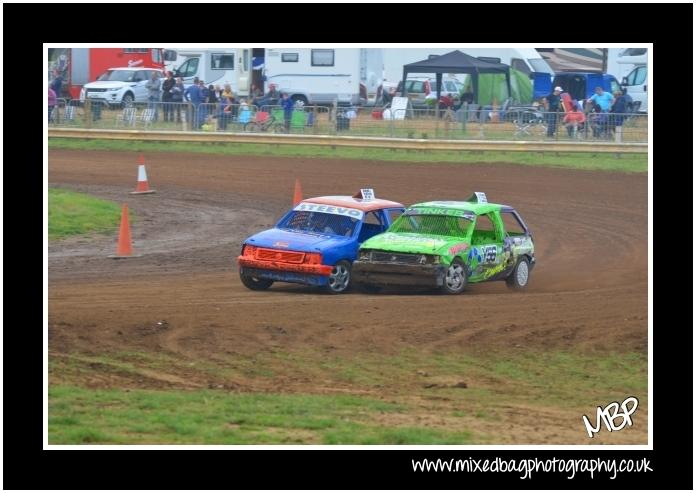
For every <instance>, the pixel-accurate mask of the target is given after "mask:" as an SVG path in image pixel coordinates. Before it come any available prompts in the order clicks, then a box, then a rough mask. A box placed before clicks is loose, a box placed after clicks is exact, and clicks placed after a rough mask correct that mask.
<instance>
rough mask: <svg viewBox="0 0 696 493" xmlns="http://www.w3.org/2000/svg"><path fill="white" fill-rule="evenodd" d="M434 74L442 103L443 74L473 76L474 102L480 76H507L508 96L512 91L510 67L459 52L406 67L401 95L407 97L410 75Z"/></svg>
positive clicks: (476, 98) (438, 96) (438, 95)
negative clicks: (407, 81) (407, 82)
mask: <svg viewBox="0 0 696 493" xmlns="http://www.w3.org/2000/svg"><path fill="white" fill-rule="evenodd" d="M413 73H417V74H432V73H434V74H435V75H436V80H437V84H436V86H437V89H436V91H437V101H440V92H441V89H442V74H471V80H472V84H473V90H474V100H475V101H478V76H479V74H505V83H506V84H507V90H508V94H511V90H510V67H509V66H507V65H505V64H503V63H493V62H485V61H483V60H480V59H478V58H474V57H472V56H469V55H467V54H466V53H462V52H461V51H459V50H455V51H451V52H449V53H445V54H444V55H441V56H438V57H433V58H429V59H427V60H421V61H420V62H413V63H409V64H408V65H404V78H403V79H402V80H403V81H404V82H403V88H402V90H401V95H402V96H405V95H406V79H407V78H408V74H413Z"/></svg>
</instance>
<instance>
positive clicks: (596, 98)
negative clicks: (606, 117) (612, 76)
mask: <svg viewBox="0 0 696 493" xmlns="http://www.w3.org/2000/svg"><path fill="white" fill-rule="evenodd" d="M613 99H614V98H613V97H612V95H611V94H609V93H608V92H604V89H602V88H601V87H600V86H597V87H595V93H594V94H593V95H592V97H591V98H590V99H589V101H591V102H593V103H596V104H598V105H599V107H600V108H602V111H603V112H605V113H608V112H609V110H610V109H611V102H612V100H613Z"/></svg>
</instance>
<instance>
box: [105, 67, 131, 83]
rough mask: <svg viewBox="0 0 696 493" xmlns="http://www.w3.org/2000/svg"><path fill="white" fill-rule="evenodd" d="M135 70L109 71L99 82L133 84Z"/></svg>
mask: <svg viewBox="0 0 696 493" xmlns="http://www.w3.org/2000/svg"><path fill="white" fill-rule="evenodd" d="M134 75H135V70H107V71H106V72H104V73H103V74H101V75H100V76H99V78H98V79H97V80H106V81H118V82H133V76H134Z"/></svg>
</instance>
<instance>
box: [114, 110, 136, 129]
mask: <svg viewBox="0 0 696 493" xmlns="http://www.w3.org/2000/svg"><path fill="white" fill-rule="evenodd" d="M116 123H122V124H123V125H131V126H133V125H135V108H134V107H130V108H123V112H122V113H121V114H120V115H118V116H117V117H116Z"/></svg>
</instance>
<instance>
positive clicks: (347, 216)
mask: <svg viewBox="0 0 696 493" xmlns="http://www.w3.org/2000/svg"><path fill="white" fill-rule="evenodd" d="M403 212H404V206H403V204H400V203H398V202H392V201H390V200H384V199H376V198H374V192H372V190H371V189H363V190H361V192H360V193H358V194H356V195H355V196H352V197H351V196H348V195H336V196H326V197H315V198H312V199H305V200H303V201H301V202H300V203H299V204H297V205H296V206H295V207H293V209H292V210H290V211H288V212H287V213H286V214H285V215H284V216H283V217H282V218H281V219H280V221H278V224H276V226H275V227H274V228H272V229H268V230H266V231H262V232H260V233H257V234H255V235H253V236H250V237H249V238H247V239H246V240H245V241H244V244H243V245H242V254H241V255H240V256H238V257H237V262H238V263H239V277H240V278H241V280H242V284H244V285H245V286H246V287H247V288H249V289H252V290H255V291H259V290H264V289H268V288H269V287H271V285H272V284H273V283H274V282H275V281H283V282H292V283H299V284H307V285H312V286H322V287H324V289H325V290H326V291H328V292H329V293H342V292H343V291H345V290H346V289H348V287H349V286H350V270H351V265H352V263H353V261H354V260H355V259H356V258H357V254H358V247H359V246H360V244H361V243H362V242H363V241H365V240H367V239H368V238H371V237H373V236H375V235H377V234H379V233H383V232H384V231H385V230H386V229H387V228H388V227H389V225H390V224H391V223H392V222H393V221H394V220H395V219H396V218H398V217H399V216H400V215H401V214H402V213H403Z"/></svg>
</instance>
